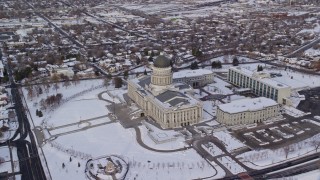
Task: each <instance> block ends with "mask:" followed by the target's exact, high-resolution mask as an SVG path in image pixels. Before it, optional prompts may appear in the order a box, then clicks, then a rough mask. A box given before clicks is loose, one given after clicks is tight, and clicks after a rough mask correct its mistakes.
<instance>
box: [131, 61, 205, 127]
mask: <svg viewBox="0 0 320 180" xmlns="http://www.w3.org/2000/svg"><path fill="white" fill-rule="evenodd" d="M152 69H153V72H152V74H151V76H142V77H139V78H136V79H132V80H129V81H128V96H129V97H130V98H131V99H132V100H133V101H134V102H135V103H137V104H138V105H139V106H140V108H141V109H142V110H143V113H142V114H141V116H144V115H145V116H149V117H151V118H152V119H153V120H155V122H157V123H158V124H159V125H160V126H161V127H162V128H176V127H182V126H187V125H191V124H196V123H198V122H199V121H200V120H201V119H202V103H201V102H200V101H199V100H197V99H195V98H194V97H193V96H192V95H191V93H190V94H189V93H188V92H190V90H192V88H191V87H190V86H189V85H186V84H183V83H172V70H171V66H170V60H169V59H167V58H166V57H164V56H162V55H161V56H158V57H157V58H156V60H155V61H154V65H153V67H152Z"/></svg>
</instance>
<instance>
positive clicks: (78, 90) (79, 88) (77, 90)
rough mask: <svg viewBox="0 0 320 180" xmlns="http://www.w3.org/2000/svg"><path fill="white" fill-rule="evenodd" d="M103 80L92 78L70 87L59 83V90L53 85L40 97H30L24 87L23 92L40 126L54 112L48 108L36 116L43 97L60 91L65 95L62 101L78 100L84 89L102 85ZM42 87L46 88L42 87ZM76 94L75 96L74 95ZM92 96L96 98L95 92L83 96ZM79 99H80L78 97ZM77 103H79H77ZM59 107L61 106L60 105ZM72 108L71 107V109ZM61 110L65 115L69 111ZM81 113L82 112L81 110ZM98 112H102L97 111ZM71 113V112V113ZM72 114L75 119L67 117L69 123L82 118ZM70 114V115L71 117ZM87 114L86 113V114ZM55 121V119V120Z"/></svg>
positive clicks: (36, 122)
mask: <svg viewBox="0 0 320 180" xmlns="http://www.w3.org/2000/svg"><path fill="white" fill-rule="evenodd" d="M102 83H103V81H102V80H90V81H80V82H79V84H77V85H70V86H69V87H67V88H66V87H62V83H59V87H60V88H59V89H58V90H55V89H54V87H53V85H52V86H51V87H50V89H49V92H48V93H46V92H45V91H44V90H43V91H44V92H43V94H40V95H39V96H38V97H37V96H35V97H32V98H30V97H28V95H27V94H28V92H27V90H26V88H23V89H22V92H23V94H24V97H25V99H26V101H25V102H26V104H27V106H28V109H29V111H30V114H31V117H32V120H33V122H34V124H35V126H39V125H41V124H42V122H43V121H44V120H48V119H51V117H50V116H51V115H52V112H51V111H50V109H47V110H46V111H43V117H41V118H40V117H38V116H36V113H35V112H36V109H40V101H41V99H46V98H47V97H48V96H50V95H55V94H58V93H61V94H62V95H63V97H62V101H63V100H66V99H71V100H72V101H76V99H75V98H77V97H78V96H81V95H82V94H83V93H82V92H83V91H85V90H89V89H91V88H94V87H97V86H99V85H102ZM42 89H44V88H43V87H42ZM75 95H78V96H75ZM74 96H75V97H74ZM92 98H96V97H95V94H94V95H91V96H90V97H86V98H83V99H92ZM78 100H79V99H78ZM75 104H77V103H75ZM79 104H82V105H84V104H86V103H79ZM77 106H78V107H79V108H81V105H77ZM68 108H72V107H68ZM58 109H59V107H58ZM69 110H70V109H69ZM60 111H61V112H63V113H66V114H65V115H67V114H68V113H69V111H65V110H60ZM85 112H86V111H84V112H83V111H82V113H83V114H85ZM80 113H81V112H80ZM97 113H98V114H99V113H100V112H97ZM70 114H71V113H70ZM63 115H64V114H63ZM70 116H73V117H74V118H75V119H65V118H64V119H65V120H66V121H68V122H67V123H70V122H75V121H79V120H80V115H77V114H74V115H70ZM70 116H69V117H70ZM85 116H86V115H85ZM81 118H85V117H81ZM53 121H54V120H53ZM51 123H57V124H67V123H66V122H64V121H59V122H57V121H55V122H51Z"/></svg>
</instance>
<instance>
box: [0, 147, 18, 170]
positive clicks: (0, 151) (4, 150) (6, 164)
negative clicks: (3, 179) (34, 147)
mask: <svg viewBox="0 0 320 180" xmlns="http://www.w3.org/2000/svg"><path fill="white" fill-rule="evenodd" d="M10 148H11V152H12V161H13V169H12V166H11V158H10V149H9V147H6V146H4V147H0V159H1V160H0V161H1V163H0V172H8V173H12V172H19V171H20V167H19V159H18V154H17V148H16V147H10Z"/></svg>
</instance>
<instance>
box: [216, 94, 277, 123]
mask: <svg viewBox="0 0 320 180" xmlns="http://www.w3.org/2000/svg"><path fill="white" fill-rule="evenodd" d="M278 115H280V107H279V104H278V103H277V102H275V101H274V100H272V99H269V98H265V97H259V98H254V99H241V100H236V101H232V102H231V103H227V104H222V105H218V107H217V121H218V122H220V123H223V124H227V125H238V124H251V123H258V122H262V121H264V120H267V119H268V118H273V117H276V116H278Z"/></svg>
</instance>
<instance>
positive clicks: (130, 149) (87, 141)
mask: <svg viewBox="0 0 320 180" xmlns="http://www.w3.org/2000/svg"><path fill="white" fill-rule="evenodd" d="M54 142H57V143H59V144H61V145H63V146H64V147H65V148H70V149H71V148H72V149H74V150H77V151H79V152H83V153H86V154H90V155H91V156H92V157H99V156H103V155H108V154H115V155H120V156H124V157H126V158H127V159H128V160H129V163H132V164H135V166H130V169H129V172H128V176H127V177H128V178H129V179H132V178H133V177H138V179H156V178H161V179H170V178H171V179H176V178H178V179H194V178H201V177H206V176H210V175H213V174H215V171H214V170H213V169H212V167H211V166H209V164H208V163H207V162H206V161H204V160H203V159H202V158H201V157H200V156H199V155H198V154H197V153H196V152H195V151H194V150H193V149H190V150H186V151H182V152H174V153H158V152H153V151H148V150H146V149H144V148H142V147H141V146H140V145H139V144H138V143H137V142H136V139H135V132H134V131H133V130H132V129H131V130H125V129H123V127H122V126H121V125H120V124H119V123H113V124H109V125H106V126H99V127H96V128H94V129H88V130H86V131H83V132H79V133H73V134H69V135H65V136H60V137H59V138H57V139H56V140H54ZM44 151H45V155H46V158H47V161H48V165H49V168H50V170H51V174H52V176H53V179H79V180H80V179H85V176H84V172H83V171H84V163H85V160H81V159H80V158H73V160H72V162H71V163H70V162H69V157H70V155H69V154H68V152H62V151H59V150H58V149H56V148H54V147H51V146H50V144H47V145H45V146H44ZM79 157H80V156H79ZM148 161H150V162H148ZM78 162H80V164H81V167H80V168H78V167H77V163H78ZM62 163H65V165H66V167H65V168H64V169H63V168H62ZM137 174H138V175H137Z"/></svg>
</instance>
